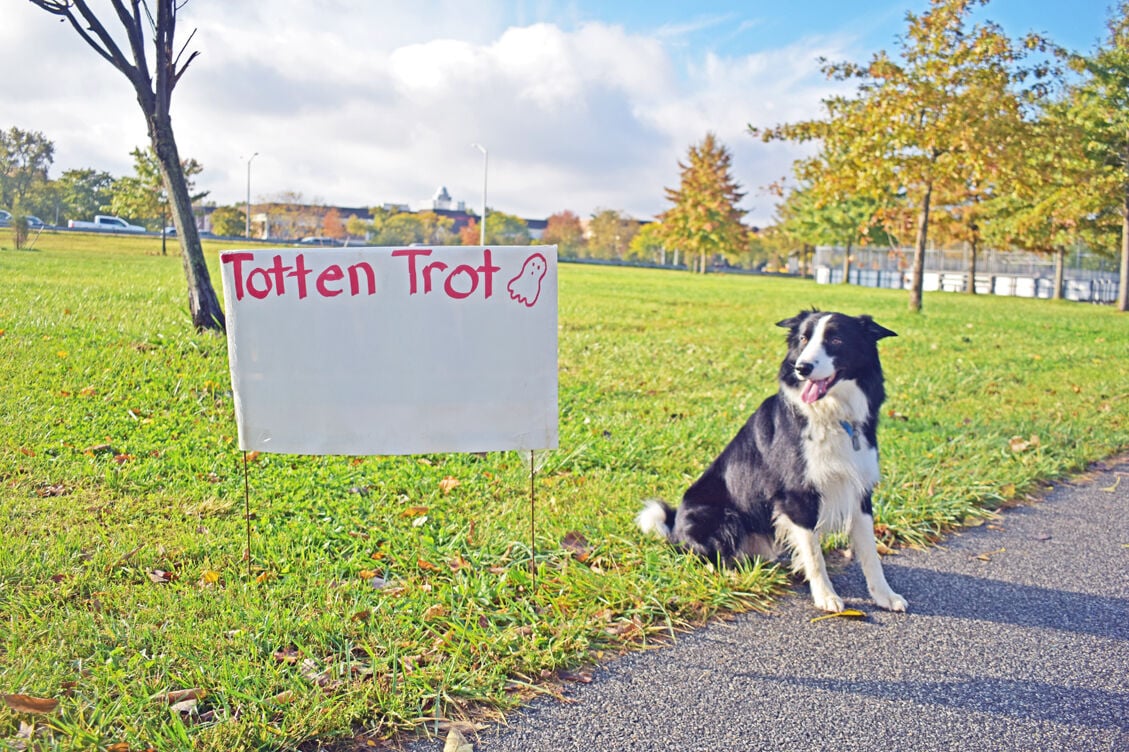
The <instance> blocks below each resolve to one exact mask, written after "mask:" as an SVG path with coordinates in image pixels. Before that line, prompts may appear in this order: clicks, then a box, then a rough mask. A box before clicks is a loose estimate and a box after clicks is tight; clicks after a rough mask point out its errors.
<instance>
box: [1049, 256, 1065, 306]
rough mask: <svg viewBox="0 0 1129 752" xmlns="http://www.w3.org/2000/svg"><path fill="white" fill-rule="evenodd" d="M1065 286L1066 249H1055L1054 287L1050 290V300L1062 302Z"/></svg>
mask: <svg viewBox="0 0 1129 752" xmlns="http://www.w3.org/2000/svg"><path fill="white" fill-rule="evenodd" d="M1065 285H1066V249H1065V248H1062V247H1061V246H1060V247H1058V248H1055V285H1054V289H1053V290H1051V300H1062V290H1063V287H1065Z"/></svg>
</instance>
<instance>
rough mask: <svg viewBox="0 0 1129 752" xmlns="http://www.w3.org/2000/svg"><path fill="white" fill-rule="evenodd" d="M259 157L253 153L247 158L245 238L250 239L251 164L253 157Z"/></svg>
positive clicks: (257, 153) (256, 153)
mask: <svg viewBox="0 0 1129 752" xmlns="http://www.w3.org/2000/svg"><path fill="white" fill-rule="evenodd" d="M257 156H259V152H255V153H254V154H252V155H251V156H250V157H248V158H247V207H246V208H247V237H248V238H250V237H251V162H252V161H253V160H254V159H255V157H257Z"/></svg>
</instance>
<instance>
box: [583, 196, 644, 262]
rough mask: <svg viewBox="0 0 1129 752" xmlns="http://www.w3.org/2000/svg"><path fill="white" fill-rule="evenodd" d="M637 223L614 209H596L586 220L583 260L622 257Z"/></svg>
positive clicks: (632, 237) (637, 229) (636, 229)
mask: <svg viewBox="0 0 1129 752" xmlns="http://www.w3.org/2000/svg"><path fill="white" fill-rule="evenodd" d="M637 232H639V222H638V221H636V220H634V219H632V218H631V217H629V216H627V215H626V214H624V213H623V212H620V211H617V210H615V209H597V210H596V213H595V214H593V215H592V218H591V219H589V220H588V242H587V244H586V248H585V251H584V256H583V257H584V258H596V259H613V260H618V259H622V258H623V257H624V254H625V253H626V252H627V249H628V248H629V247H630V246H631V241H632V240H633V239H634V238H635V233H637Z"/></svg>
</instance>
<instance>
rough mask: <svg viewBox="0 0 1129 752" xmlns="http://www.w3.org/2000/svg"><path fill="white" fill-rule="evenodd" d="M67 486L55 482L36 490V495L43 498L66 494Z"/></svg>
mask: <svg viewBox="0 0 1129 752" xmlns="http://www.w3.org/2000/svg"><path fill="white" fill-rule="evenodd" d="M67 493H69V492H68V491H67V487H66V486H65V485H63V484H62V483H54V484H52V485H50V486H42V487H40V488H37V489H36V490H35V495H36V496H38V497H39V498H41V499H48V498H52V497H55V496H66V495H67Z"/></svg>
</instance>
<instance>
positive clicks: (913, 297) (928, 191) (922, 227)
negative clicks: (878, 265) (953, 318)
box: [909, 183, 933, 312]
mask: <svg viewBox="0 0 1129 752" xmlns="http://www.w3.org/2000/svg"><path fill="white" fill-rule="evenodd" d="M932 197H933V184H932V183H926V184H925V195H924V196H922V197H921V213H920V214H919V215H918V219H917V242H916V244H915V245H914V249H913V279H912V280H911V282H910V290H909V309H910V310H911V311H914V312H917V311H920V310H921V298H922V290H923V289H924V287H925V242H926V240H927V238H928V233H929V200H930V199H931V198H932Z"/></svg>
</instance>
